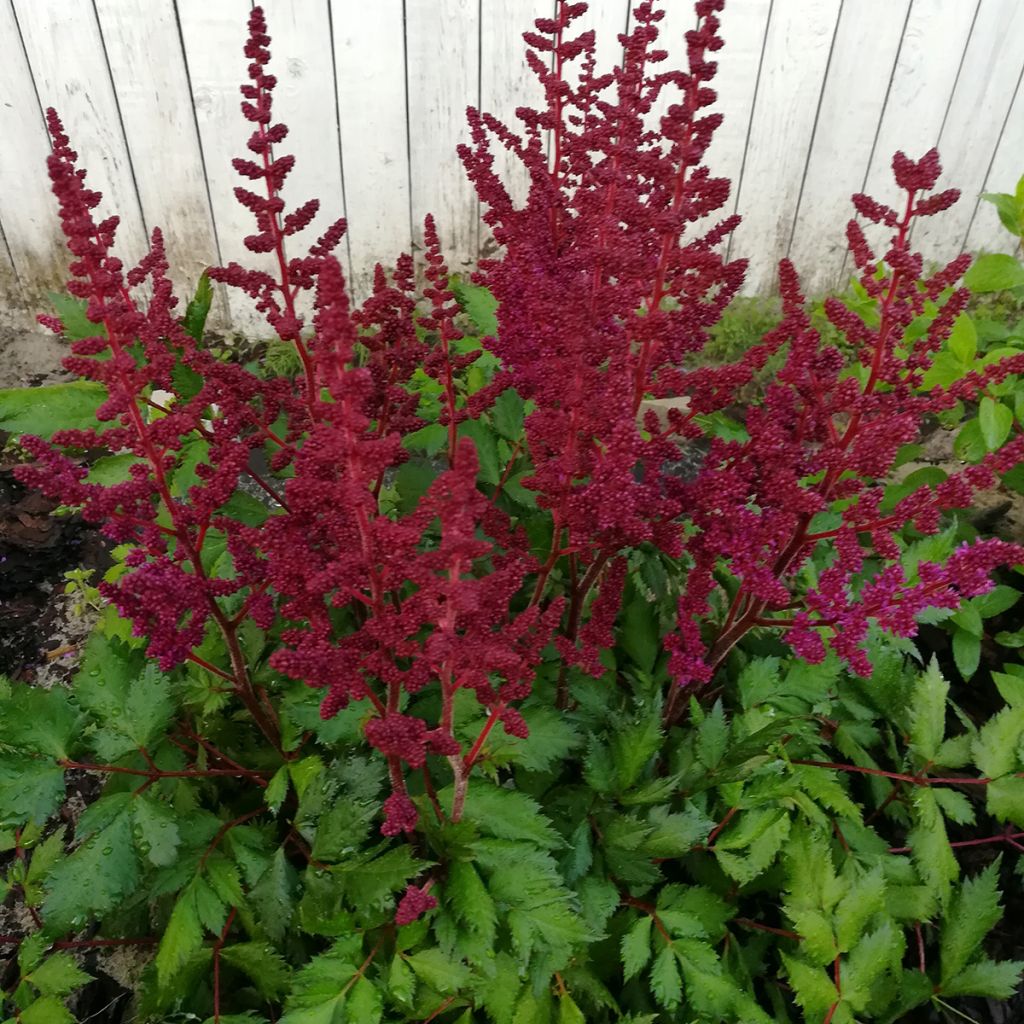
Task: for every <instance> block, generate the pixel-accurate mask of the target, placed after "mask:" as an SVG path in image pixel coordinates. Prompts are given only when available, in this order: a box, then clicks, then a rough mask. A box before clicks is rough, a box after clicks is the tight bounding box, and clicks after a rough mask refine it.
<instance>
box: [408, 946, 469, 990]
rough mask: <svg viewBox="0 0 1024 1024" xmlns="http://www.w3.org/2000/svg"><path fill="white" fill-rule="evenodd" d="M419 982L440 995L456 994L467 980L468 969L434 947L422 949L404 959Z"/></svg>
mask: <svg viewBox="0 0 1024 1024" xmlns="http://www.w3.org/2000/svg"><path fill="white" fill-rule="evenodd" d="M405 962H406V963H407V964H408V965H409V966H410V967H411V968H412V971H413V973H414V974H415V975H416V977H417V978H419V979H420V981H423V982H425V983H426V984H428V985H429V986H430V987H431V988H432V989H435V990H436V991H438V992H441V993H448V992H456V991H458V990H459V989H460V988H462V986H463V985H465V984H466V982H467V980H468V979H469V968H468V967H467V966H466V965H465V964H463V963H459V962H458V961H455V960H451V959H449V958H448V957H447V956H445V955H444V953H443V952H442V951H441V950H440V949H437V948H436V947H430V948H428V949H422V950H420V951H419V952H418V953H413V955H412V956H408V957H406V958H405Z"/></svg>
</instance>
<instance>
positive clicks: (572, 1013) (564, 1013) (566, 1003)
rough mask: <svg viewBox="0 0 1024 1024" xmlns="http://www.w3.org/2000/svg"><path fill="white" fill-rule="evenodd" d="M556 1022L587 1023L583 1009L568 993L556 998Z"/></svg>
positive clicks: (559, 1023)
mask: <svg viewBox="0 0 1024 1024" xmlns="http://www.w3.org/2000/svg"><path fill="white" fill-rule="evenodd" d="M558 1024H587V1018H586V1017H584V1016H583V1011H582V1010H581V1009H580V1008H579V1007H578V1006H577V1005H576V1002H575V1000H574V999H573V998H572V996H570V995H569V994H568V993H565V994H564V995H561V996H559V999H558Z"/></svg>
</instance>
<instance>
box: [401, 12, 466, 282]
mask: <svg viewBox="0 0 1024 1024" xmlns="http://www.w3.org/2000/svg"><path fill="white" fill-rule="evenodd" d="M405 13H406V35H405V43H406V53H405V58H406V81H407V84H408V90H409V92H408V96H409V165H410V167H411V194H410V198H411V212H412V233H413V240H414V245H415V246H416V247H417V248H421V247H422V245H423V218H424V217H425V216H426V215H427V214H428V213H432V214H433V215H434V218H435V220H436V221H437V229H438V233H439V235H440V238H441V244H442V246H443V247H444V252H445V257H446V259H447V261H448V265H449V267H450V268H451V269H452V270H463V269H468V268H469V267H471V266H472V265H473V263H474V262H475V260H476V255H477V244H478V231H477V228H478V224H479V221H478V213H477V202H476V195H475V193H474V191H473V188H472V186H471V185H470V184H469V182H468V181H467V179H466V177H465V175H464V174H463V172H462V165H461V164H460V162H459V158H458V155H457V153H456V151H455V147H456V146H457V145H458V144H459V143H460V142H464V141H466V140H467V139H468V137H469V130H468V128H467V127H466V116H465V110H466V106H467V105H468V104H470V103H472V104H474V105H477V104H479V102H480V97H479V88H478V86H479V78H478V74H479V33H480V21H479V4H478V2H477V0H431V3H428V4H427V3H413V4H407V5H406V12H405Z"/></svg>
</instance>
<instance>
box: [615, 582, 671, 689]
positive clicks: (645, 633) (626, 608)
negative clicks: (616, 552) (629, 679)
mask: <svg viewBox="0 0 1024 1024" xmlns="http://www.w3.org/2000/svg"><path fill="white" fill-rule="evenodd" d="M622 608H623V611H622V613H621V620H620V624H619V629H618V634H617V635H618V638H619V645H620V646H621V648H622V650H623V651H624V652H625V653H626V654H627V655H628V656H629V658H630V660H631V661H632V662H633V664H634V665H636V666H637V667H638V668H639V669H640V670H641V671H643V672H647V673H650V672H651V671H652V670H653V668H654V663H655V662H656V661H657V660H658V655H659V654H660V653H661V642H660V630H659V628H658V609H657V607H656V606H655V605H654V604H652V603H651V602H650V601H648V600H647V598H646V597H644V595H643V594H642V593H640V591H639V590H637V589H636V587H635V586H634V585H633V584H632V583H627V585H626V589H625V593H624V594H623V600H622Z"/></svg>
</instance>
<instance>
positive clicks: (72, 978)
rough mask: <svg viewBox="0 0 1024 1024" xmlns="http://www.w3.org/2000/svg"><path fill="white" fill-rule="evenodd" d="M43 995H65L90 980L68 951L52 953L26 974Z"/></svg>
mask: <svg viewBox="0 0 1024 1024" xmlns="http://www.w3.org/2000/svg"><path fill="white" fill-rule="evenodd" d="M26 980H27V981H30V982H31V983H32V984H33V985H34V986H35V987H36V988H37V989H39V991H40V992H41V993H42V994H43V995H44V996H66V995H67V994H68V993H69V992H72V991H73V990H74V989H76V988H78V987H79V986H81V985H86V984H88V983H89V982H90V981H92V975H91V974H86V972H85V971H83V970H82V969H81V968H80V967H79V966H78V964H76V963H75V961H74V958H73V957H72V956H71V955H70V954H69V953H54V954H53V955H52V956H50V957H48V958H47V959H46V960H44V961H43V962H42V963H41V964H40V965H39V966H38V967H36V968H34V969H33V970H32V972H31V973H30V974H29V975H27V978H26Z"/></svg>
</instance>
